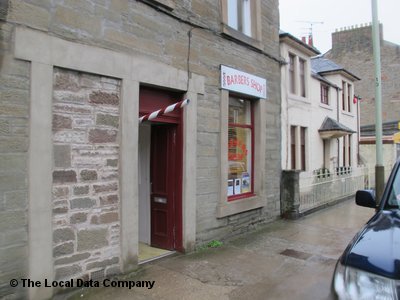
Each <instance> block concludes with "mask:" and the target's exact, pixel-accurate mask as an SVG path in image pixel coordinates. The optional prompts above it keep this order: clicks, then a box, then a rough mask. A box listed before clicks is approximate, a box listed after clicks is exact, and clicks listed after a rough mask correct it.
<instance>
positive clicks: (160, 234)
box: [139, 87, 183, 251]
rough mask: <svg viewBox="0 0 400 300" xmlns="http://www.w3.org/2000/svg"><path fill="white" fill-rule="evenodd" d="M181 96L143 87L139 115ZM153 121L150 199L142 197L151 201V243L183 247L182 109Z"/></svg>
mask: <svg viewBox="0 0 400 300" xmlns="http://www.w3.org/2000/svg"><path fill="white" fill-rule="evenodd" d="M181 98H182V95H180V94H177V93H173V92H169V91H163V90H157V89H152V88H148V87H141V89H140V108H139V115H144V114H147V113H150V112H152V111H155V110H158V109H160V108H163V107H165V106H168V105H170V104H172V103H175V102H177V101H180V100H181ZM149 124H150V125H151V126H150V127H151V129H150V135H151V136H150V149H149V150H150V177H149V180H150V182H149V189H150V197H149V198H150V199H147V200H146V199H139V201H149V202H150V245H151V246H152V247H157V248H162V249H168V250H180V251H182V250H183V249H182V122H181V111H176V112H172V113H171V114H168V115H164V116H161V117H158V118H157V119H154V120H153V121H151V122H149ZM139 159H141V158H140V157H139ZM139 176H140V174H139Z"/></svg>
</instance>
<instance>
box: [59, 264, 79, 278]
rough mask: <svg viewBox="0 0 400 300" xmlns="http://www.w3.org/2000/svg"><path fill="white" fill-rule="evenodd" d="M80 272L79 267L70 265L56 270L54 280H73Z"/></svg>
mask: <svg viewBox="0 0 400 300" xmlns="http://www.w3.org/2000/svg"><path fill="white" fill-rule="evenodd" d="M81 272H82V268H81V267H80V266H79V265H76V264H75V265H72V266H68V267H61V268H56V276H55V279H56V280H60V279H64V278H73V277H75V276H76V275H78V274H80V273H81Z"/></svg>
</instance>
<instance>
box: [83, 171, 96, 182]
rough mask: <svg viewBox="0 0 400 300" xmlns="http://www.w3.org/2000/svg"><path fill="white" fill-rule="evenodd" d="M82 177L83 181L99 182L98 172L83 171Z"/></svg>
mask: <svg viewBox="0 0 400 300" xmlns="http://www.w3.org/2000/svg"><path fill="white" fill-rule="evenodd" d="M80 175H81V180H83V181H91V180H97V171H95V170H82V171H81V172H80Z"/></svg>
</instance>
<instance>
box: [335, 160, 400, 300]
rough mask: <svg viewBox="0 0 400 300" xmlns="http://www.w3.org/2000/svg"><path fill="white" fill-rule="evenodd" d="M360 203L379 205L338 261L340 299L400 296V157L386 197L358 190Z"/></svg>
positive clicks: (336, 276) (361, 204) (389, 180)
mask: <svg viewBox="0 0 400 300" xmlns="http://www.w3.org/2000/svg"><path fill="white" fill-rule="evenodd" d="M356 203H357V205H360V206H365V207H371V208H375V209H376V214H375V215H374V216H373V217H372V218H371V219H370V220H369V221H368V222H367V224H366V225H364V227H363V228H362V229H361V230H360V231H359V232H358V233H357V235H356V236H355V237H354V238H353V240H352V241H351V242H350V244H349V245H348V246H347V248H346V250H345V251H344V252H343V254H342V256H341V257H340V258H339V261H338V262H337V264H336V268H335V273H334V275H333V280H332V294H333V295H334V298H336V299H357V300H359V299H400V160H399V161H397V163H396V164H395V166H394V167H393V170H392V173H391V175H390V177H389V179H388V181H387V184H386V187H385V190H384V193H383V196H382V201H381V202H380V204H379V205H377V203H376V201H375V193H374V191H372V190H362V191H357V193H356Z"/></svg>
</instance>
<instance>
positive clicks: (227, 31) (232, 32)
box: [222, 24, 264, 51]
mask: <svg viewBox="0 0 400 300" xmlns="http://www.w3.org/2000/svg"><path fill="white" fill-rule="evenodd" d="M222 33H223V35H225V36H227V37H228V38H230V39H233V40H235V41H238V42H240V43H242V44H247V45H250V46H252V47H253V48H256V49H258V50H261V51H262V50H264V49H263V46H262V44H261V41H260V40H258V39H255V38H253V37H250V36H248V35H245V34H244V33H242V32H240V31H238V30H236V29H233V28H232V27H230V26H228V25H226V24H222Z"/></svg>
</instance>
